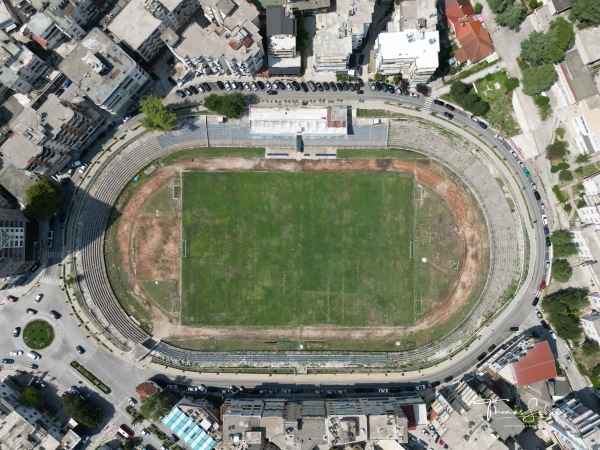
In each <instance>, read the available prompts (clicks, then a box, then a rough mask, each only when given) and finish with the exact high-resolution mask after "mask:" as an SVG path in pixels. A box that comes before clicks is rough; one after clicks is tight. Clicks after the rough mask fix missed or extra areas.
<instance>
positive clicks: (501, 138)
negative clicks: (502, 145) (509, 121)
mask: <svg viewBox="0 0 600 450" xmlns="http://www.w3.org/2000/svg"><path fill="white" fill-rule="evenodd" d="M494 137H495V138H496V139H498V140H499V141H500V142H504V138H503V137H502V136H500V135H499V134H496V135H494Z"/></svg>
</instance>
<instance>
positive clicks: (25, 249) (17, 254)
mask: <svg viewBox="0 0 600 450" xmlns="http://www.w3.org/2000/svg"><path fill="white" fill-rule="evenodd" d="M32 227H33V224H31V223H30V222H29V220H27V218H25V216H24V215H23V213H22V212H21V211H20V210H17V209H5V208H2V209H0V278H10V277H16V276H19V275H21V274H23V273H25V272H26V271H27V269H29V267H31V265H32V264H33V262H34V258H33V248H32V243H31V242H28V240H29V239H31V236H32Z"/></svg>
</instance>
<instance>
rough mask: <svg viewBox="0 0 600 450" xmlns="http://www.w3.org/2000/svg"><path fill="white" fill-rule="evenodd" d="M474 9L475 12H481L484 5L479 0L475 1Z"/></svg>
mask: <svg viewBox="0 0 600 450" xmlns="http://www.w3.org/2000/svg"><path fill="white" fill-rule="evenodd" d="M473 11H475V14H481V11H483V5H482V4H481V3H479V2H477V3H475V6H473Z"/></svg>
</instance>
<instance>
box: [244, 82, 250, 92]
mask: <svg viewBox="0 0 600 450" xmlns="http://www.w3.org/2000/svg"><path fill="white" fill-rule="evenodd" d="M244 89H245V90H246V92H250V85H249V84H248V83H244Z"/></svg>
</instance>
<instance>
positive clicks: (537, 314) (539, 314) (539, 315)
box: [535, 308, 542, 319]
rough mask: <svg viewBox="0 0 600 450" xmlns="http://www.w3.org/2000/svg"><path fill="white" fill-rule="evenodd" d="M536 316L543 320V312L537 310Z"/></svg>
mask: <svg viewBox="0 0 600 450" xmlns="http://www.w3.org/2000/svg"><path fill="white" fill-rule="evenodd" d="M535 315H536V316H538V318H540V319H541V318H542V312H541V311H540V310H539V309H537V308H536V309H535Z"/></svg>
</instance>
